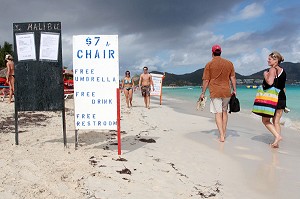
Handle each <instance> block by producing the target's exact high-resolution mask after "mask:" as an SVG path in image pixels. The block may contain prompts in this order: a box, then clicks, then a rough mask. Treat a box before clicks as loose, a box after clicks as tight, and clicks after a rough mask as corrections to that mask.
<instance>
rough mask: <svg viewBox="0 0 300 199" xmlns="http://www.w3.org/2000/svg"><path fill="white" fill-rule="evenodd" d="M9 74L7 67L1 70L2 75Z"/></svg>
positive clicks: (0, 74)
mask: <svg viewBox="0 0 300 199" xmlns="http://www.w3.org/2000/svg"><path fill="white" fill-rule="evenodd" d="M6 74H7V68H3V69H1V70H0V77H6Z"/></svg>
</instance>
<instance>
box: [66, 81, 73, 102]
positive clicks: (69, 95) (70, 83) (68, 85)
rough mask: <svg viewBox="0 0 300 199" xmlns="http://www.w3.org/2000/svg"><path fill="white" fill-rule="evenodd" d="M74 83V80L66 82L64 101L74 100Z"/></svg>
mask: <svg viewBox="0 0 300 199" xmlns="http://www.w3.org/2000/svg"><path fill="white" fill-rule="evenodd" d="M73 94H74V82H73V80H72V79H68V80H67V79H65V80H64V99H70V98H73Z"/></svg>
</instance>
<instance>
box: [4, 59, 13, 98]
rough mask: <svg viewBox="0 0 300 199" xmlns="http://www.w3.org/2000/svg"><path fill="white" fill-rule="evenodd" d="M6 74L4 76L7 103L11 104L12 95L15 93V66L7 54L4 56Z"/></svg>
mask: <svg viewBox="0 0 300 199" xmlns="http://www.w3.org/2000/svg"><path fill="white" fill-rule="evenodd" d="M5 60H6V61H7V62H6V67H7V74H6V82H7V83H8V85H9V103H11V102H12V95H13V93H14V91H15V64H14V61H13V57H12V56H11V55H10V54H8V55H6V56H5Z"/></svg>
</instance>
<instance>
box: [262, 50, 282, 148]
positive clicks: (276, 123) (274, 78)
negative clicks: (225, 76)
mask: <svg viewBox="0 0 300 199" xmlns="http://www.w3.org/2000/svg"><path fill="white" fill-rule="evenodd" d="M283 61H284V58H283V56H282V55H281V54H280V53H279V52H277V51H274V52H272V53H271V54H269V57H268V65H269V66H270V69H269V70H267V71H265V72H264V81H263V87H264V89H268V88H270V87H272V86H275V87H276V88H278V89H280V92H279V96H278V104H277V109H276V112H275V115H274V117H273V118H272V122H271V118H270V117H262V122H263V124H264V125H265V126H266V128H267V129H268V130H269V131H270V132H271V133H272V134H273V136H274V138H275V140H274V142H273V143H272V144H271V147H273V148H278V147H279V142H280V140H282V137H281V128H280V118H281V116H282V113H283V110H284V109H285V107H286V95H285V82H286V73H285V71H284V69H283V68H281V67H280V65H279V64H280V63H281V62H283Z"/></svg>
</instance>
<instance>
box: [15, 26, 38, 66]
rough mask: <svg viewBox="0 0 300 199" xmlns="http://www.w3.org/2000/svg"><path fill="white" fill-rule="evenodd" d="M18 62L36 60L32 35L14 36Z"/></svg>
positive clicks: (30, 33)
mask: <svg viewBox="0 0 300 199" xmlns="http://www.w3.org/2000/svg"><path fill="white" fill-rule="evenodd" d="M16 45H17V52H18V61H24V60H36V54H35V42H34V33H33V32H28V33H20V34H16Z"/></svg>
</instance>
